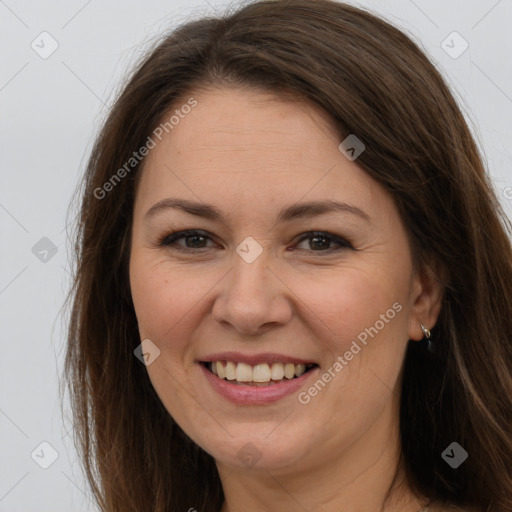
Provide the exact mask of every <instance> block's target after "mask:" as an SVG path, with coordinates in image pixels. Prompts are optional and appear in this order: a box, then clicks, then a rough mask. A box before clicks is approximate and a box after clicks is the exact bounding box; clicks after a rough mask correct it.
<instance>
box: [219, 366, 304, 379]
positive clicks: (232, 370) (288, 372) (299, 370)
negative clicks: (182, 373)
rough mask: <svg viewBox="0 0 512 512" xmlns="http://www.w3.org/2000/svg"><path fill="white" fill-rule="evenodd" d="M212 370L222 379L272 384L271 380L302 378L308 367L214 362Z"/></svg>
mask: <svg viewBox="0 0 512 512" xmlns="http://www.w3.org/2000/svg"><path fill="white" fill-rule="evenodd" d="M308 366H309V365H308ZM210 369H211V371H212V372H213V373H214V374H215V375H217V376H219V377H220V378H221V379H227V380H237V381H238V382H270V380H282V379H283V377H285V378H287V379H293V378H294V377H300V376H301V375H302V374H303V373H304V372H305V371H306V365H305V364H293V363H286V364H283V363H272V364H271V365H269V364H268V363H262V364H255V365H254V366H251V365H250V364H247V363H235V362H233V361H214V362H212V363H210Z"/></svg>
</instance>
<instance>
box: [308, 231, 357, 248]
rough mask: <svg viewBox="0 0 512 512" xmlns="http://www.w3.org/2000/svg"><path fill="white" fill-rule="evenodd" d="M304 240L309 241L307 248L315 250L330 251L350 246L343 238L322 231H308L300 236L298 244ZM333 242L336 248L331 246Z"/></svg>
mask: <svg viewBox="0 0 512 512" xmlns="http://www.w3.org/2000/svg"><path fill="white" fill-rule="evenodd" d="M304 241H308V242H309V243H308V246H309V249H308V250H312V251H316V252H331V251H335V250H339V249H343V248H347V249H348V248H352V246H351V245H350V243H349V242H347V241H346V240H344V239H343V238H341V237H339V236H336V235H332V234H331V233H326V232H323V231H312V232H310V233H307V234H306V236H304V237H302V238H301V239H300V240H299V244H300V243H302V242H304ZM333 243H334V244H336V245H337V246H338V248H336V247H332V244H333ZM300 250H302V249H300Z"/></svg>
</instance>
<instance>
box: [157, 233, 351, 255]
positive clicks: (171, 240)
mask: <svg viewBox="0 0 512 512" xmlns="http://www.w3.org/2000/svg"><path fill="white" fill-rule="evenodd" d="M304 235H305V236H303V237H302V238H300V240H298V242H297V243H301V242H303V241H304V240H307V239H312V238H315V237H318V238H325V239H327V240H329V241H330V242H331V243H332V242H334V243H337V244H339V245H340V247H338V248H337V249H336V248H329V249H326V250H322V249H320V250H313V249H311V250H310V251H309V252H323V253H332V252H335V251H339V250H342V249H354V248H353V247H352V245H351V244H350V242H348V241H347V240H345V239H343V238H341V237H339V236H336V235H333V234H331V233H328V232H326V231H308V232H307V233H304ZM192 236H200V237H203V238H207V239H209V240H212V238H211V237H210V236H209V235H208V233H207V232H206V231H201V230H199V229H187V230H184V231H175V232H174V233H169V234H167V235H165V236H164V237H162V238H161V239H160V240H159V241H158V245H159V246H162V247H172V246H174V248H176V249H177V250H179V251H185V252H203V251H204V250H205V249H210V248H211V247H196V248H195V247H183V246H179V245H177V244H176V241H177V240H180V239H181V238H187V237H192ZM299 250H304V249H299Z"/></svg>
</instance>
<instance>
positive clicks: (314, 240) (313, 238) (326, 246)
mask: <svg viewBox="0 0 512 512" xmlns="http://www.w3.org/2000/svg"><path fill="white" fill-rule="evenodd" d="M318 240H323V241H324V242H325V243H324V244H319V245H316V248H320V249H321V248H322V247H324V248H328V245H329V240H328V239H327V238H326V237H325V236H314V237H312V238H311V241H312V242H313V247H312V248H313V249H314V248H315V244H316V243H317V242H318Z"/></svg>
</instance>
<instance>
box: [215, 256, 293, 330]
mask: <svg viewBox="0 0 512 512" xmlns="http://www.w3.org/2000/svg"><path fill="white" fill-rule="evenodd" d="M292 314H293V311H292V306H291V302H290V295H289V290H288V288H287V287H286V285H285V284H284V283H283V281H282V280H281V279H279V276H278V275H277V273H276V272H275V271H273V270H271V269H270V268H269V266H268V261H267V259H266V258H265V257H264V255H263V254H262V255H261V256H260V257H259V258H258V259H256V260H255V261H253V262H252V263H247V262H245V261H244V260H243V259H242V258H240V257H238V256H237V257H236V258H235V263H234V266H233V270H232V271H231V272H229V273H228V275H227V276H226V277H225V279H223V280H222V284H221V288H220V291H219V294H218V296H217V297H216V300H215V303H214V306H213V310H212V315H213V318H214V320H215V321H217V322H219V323H221V324H223V325H224V326H228V325H229V326H231V327H232V328H234V329H235V330H236V331H238V332H239V333H241V334H250V335H254V334H261V333H263V332H264V331H266V330H268V329H270V328H273V327H274V328H275V327H277V326H282V325H285V324H286V323H287V322H289V321H290V319H291V318H292Z"/></svg>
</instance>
